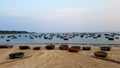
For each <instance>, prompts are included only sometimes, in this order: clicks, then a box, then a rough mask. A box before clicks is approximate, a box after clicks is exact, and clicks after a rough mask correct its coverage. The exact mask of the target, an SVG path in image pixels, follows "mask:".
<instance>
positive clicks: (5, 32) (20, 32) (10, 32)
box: [0, 31, 29, 34]
mask: <svg viewBox="0 0 120 68" xmlns="http://www.w3.org/2000/svg"><path fill="white" fill-rule="evenodd" d="M23 33H29V32H27V31H0V34H23Z"/></svg>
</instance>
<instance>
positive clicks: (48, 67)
mask: <svg viewBox="0 0 120 68" xmlns="http://www.w3.org/2000/svg"><path fill="white" fill-rule="evenodd" d="M18 46H19V45H14V47H13V48H10V49H0V68H120V64H118V63H114V62H110V61H105V60H101V59H97V58H93V57H92V56H94V54H93V53H94V52H95V51H99V50H100V47H99V46H92V49H91V50H90V51H84V50H80V51H79V52H77V53H73V52H68V50H59V48H58V47H59V46H58V45H56V46H55V49H54V50H46V49H45V45H41V49H40V50H33V49H32V48H33V47H34V46H40V45H34V46H32V45H29V46H30V47H31V49H30V50H20V49H19V47H18ZM15 52H24V53H25V56H29V57H28V58H25V59H19V58H18V59H9V54H10V53H15ZM107 53H108V56H107V58H109V59H113V60H116V61H120V47H114V46H112V49H111V51H107ZM9 61H11V62H9ZM5 62H6V63H5Z"/></svg>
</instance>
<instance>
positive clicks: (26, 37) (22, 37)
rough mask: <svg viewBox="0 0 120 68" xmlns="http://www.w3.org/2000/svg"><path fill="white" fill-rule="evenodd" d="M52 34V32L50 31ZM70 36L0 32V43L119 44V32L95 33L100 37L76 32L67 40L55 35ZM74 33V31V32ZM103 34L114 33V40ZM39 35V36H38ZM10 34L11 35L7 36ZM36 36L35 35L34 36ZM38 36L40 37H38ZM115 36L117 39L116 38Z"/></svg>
mask: <svg viewBox="0 0 120 68" xmlns="http://www.w3.org/2000/svg"><path fill="white" fill-rule="evenodd" d="M52 34H54V33H52ZM67 34H68V35H69V36H71V35H72V34H73V33H72V34H71V33H66V34H65V33H55V34H54V35H53V36H52V39H45V38H44V36H47V37H49V36H50V35H51V33H50V34H49V33H44V34H43V33H36V34H0V44H47V43H58V44H63V43H69V44H88V45H89V44H105V45H106V44H109V45H110V44H111V45H113V44H114V45H119V44H120V34H119V33H95V34H100V35H101V37H99V38H93V37H87V34H89V33H87V34H86V35H84V37H82V38H81V37H80V35H81V33H77V34H78V35H77V36H76V35H75V36H74V37H72V38H68V40H64V39H61V38H60V37H57V35H61V36H63V35H65V37H68V36H67ZM74 34H75V33H74ZM104 34H110V35H111V34H112V35H113V34H114V37H112V38H114V40H108V39H106V38H105V35H104ZM40 35H41V36H40ZM8 36H12V37H8ZM35 36H36V37H35ZM39 36H40V37H39ZM116 37H117V39H116Z"/></svg>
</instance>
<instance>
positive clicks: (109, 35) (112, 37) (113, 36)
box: [0, 33, 120, 41]
mask: <svg viewBox="0 0 120 68" xmlns="http://www.w3.org/2000/svg"><path fill="white" fill-rule="evenodd" d="M119 36H120V34H119V33H38V34H8V35H7V34H6V35H5V34H3V35H2V34H1V35H0V38H5V37H6V38H7V40H6V41H10V40H11V39H18V38H21V37H24V38H29V39H35V38H40V39H41V38H43V39H46V40H52V39H53V38H55V37H56V38H59V39H63V40H69V39H72V38H74V37H79V38H86V39H87V38H93V39H99V38H105V39H108V40H115V39H119Z"/></svg>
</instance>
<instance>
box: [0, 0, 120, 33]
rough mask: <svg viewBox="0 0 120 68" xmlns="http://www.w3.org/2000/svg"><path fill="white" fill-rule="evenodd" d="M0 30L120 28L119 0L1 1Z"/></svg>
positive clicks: (79, 30) (73, 30)
mask: <svg viewBox="0 0 120 68" xmlns="http://www.w3.org/2000/svg"><path fill="white" fill-rule="evenodd" d="M0 30H26V31H35V32H104V31H120V0H1V1H0Z"/></svg>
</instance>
